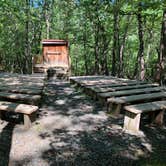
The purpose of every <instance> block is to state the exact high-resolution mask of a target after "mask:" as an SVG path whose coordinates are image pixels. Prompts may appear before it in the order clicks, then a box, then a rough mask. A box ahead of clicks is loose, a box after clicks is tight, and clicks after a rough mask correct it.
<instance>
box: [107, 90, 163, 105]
mask: <svg viewBox="0 0 166 166" xmlns="http://www.w3.org/2000/svg"><path fill="white" fill-rule="evenodd" d="M164 97H166V92H154V93H148V94H139V95H131V96H123V97H114V98H108V99H107V102H111V103H117V104H125V103H131V102H136V101H144V100H149V99H158V98H164Z"/></svg>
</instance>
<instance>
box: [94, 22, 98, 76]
mask: <svg viewBox="0 0 166 166" xmlns="http://www.w3.org/2000/svg"><path fill="white" fill-rule="evenodd" d="M98 34H99V26H98V24H97V25H95V34H94V35H95V46H94V53H95V74H99V36H98Z"/></svg>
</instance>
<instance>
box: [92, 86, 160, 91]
mask: <svg viewBox="0 0 166 166" xmlns="http://www.w3.org/2000/svg"><path fill="white" fill-rule="evenodd" d="M157 86H158V84H130V85H122V86H121V84H120V86H117V85H116V86H110V87H105V88H104V87H102V88H100V87H92V88H91V90H93V91H95V92H96V93H104V92H113V91H121V90H130V89H141V88H148V87H157ZM89 89H90V88H89Z"/></svg>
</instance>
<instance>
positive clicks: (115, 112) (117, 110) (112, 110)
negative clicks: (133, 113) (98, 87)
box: [107, 102, 122, 116]
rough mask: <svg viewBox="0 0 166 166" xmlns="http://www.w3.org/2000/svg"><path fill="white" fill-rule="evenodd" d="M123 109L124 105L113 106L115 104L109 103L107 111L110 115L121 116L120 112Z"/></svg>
mask: <svg viewBox="0 0 166 166" xmlns="http://www.w3.org/2000/svg"><path fill="white" fill-rule="evenodd" d="M121 108H122V104H113V103H111V102H110V103H108V105H107V111H108V113H110V114H112V115H115V116H117V115H118V114H120V110H121Z"/></svg>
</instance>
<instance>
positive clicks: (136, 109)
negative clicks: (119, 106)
mask: <svg viewBox="0 0 166 166" xmlns="http://www.w3.org/2000/svg"><path fill="white" fill-rule="evenodd" d="M124 109H125V118H124V126H123V128H124V129H125V130H129V131H131V132H133V133H137V132H138V131H139V126H140V119H141V114H142V113H148V112H153V116H151V117H152V119H151V122H154V123H156V124H158V125H162V124H163V116H164V111H165V109H166V101H165V100H164V101H155V102H149V103H144V104H136V105H129V106H125V107H124Z"/></svg>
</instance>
